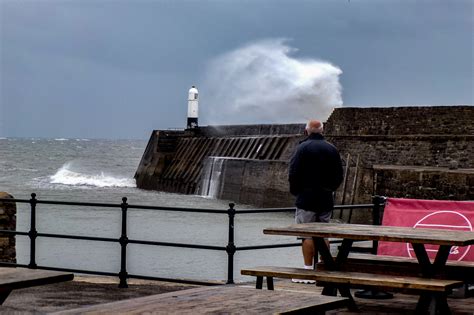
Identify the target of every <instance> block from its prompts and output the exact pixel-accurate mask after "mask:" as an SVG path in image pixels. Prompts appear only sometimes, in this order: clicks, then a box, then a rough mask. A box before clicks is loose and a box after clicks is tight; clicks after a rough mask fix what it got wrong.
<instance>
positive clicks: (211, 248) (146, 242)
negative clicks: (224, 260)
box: [128, 240, 226, 250]
mask: <svg viewBox="0 0 474 315" xmlns="http://www.w3.org/2000/svg"><path fill="white" fill-rule="evenodd" d="M128 243H129V244H140V245H156V246H168V247H181V248H197V249H210V250H225V249H226V248H225V247H224V246H212V245H198V244H184V243H170V242H156V241H141V240H128Z"/></svg>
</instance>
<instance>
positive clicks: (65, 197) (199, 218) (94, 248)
mask: <svg viewBox="0 0 474 315" xmlns="http://www.w3.org/2000/svg"><path fill="white" fill-rule="evenodd" d="M145 147H146V141H144V140H95V139H62V138H61V139H60V138H58V139H35V138H22V139H19V138H0V191H5V192H8V193H10V194H11V195H13V196H14V197H15V198H18V199H29V198H30V194H31V193H33V192H34V193H36V194H37V199H42V200H59V201H80V202H100V203H117V204H119V203H120V202H121V199H122V197H127V198H128V203H129V204H134V205H153V206H172V207H192V208H209V209H227V208H228V203H229V202H231V200H216V199H211V198H207V197H203V196H198V195H182V194H170V193H164V192H156V191H146V190H142V189H138V188H136V185H135V180H134V179H133V176H134V173H135V171H136V169H137V167H138V164H139V162H140V159H141V156H142V154H143V152H144V150H145ZM17 208H18V209H17V230H18V231H28V229H29V224H30V209H29V206H28V205H25V204H17ZM236 208H237V209H248V208H251V207H250V206H248V205H240V204H237V205H236ZM120 216H121V214H120V210H119V209H112V208H93V207H78V206H63V205H42V204H40V205H38V206H37V219H36V220H37V230H38V232H41V233H58V234H72V235H83V236H98V237H112V238H119V237H120V229H121V225H120ZM128 217H129V222H128V223H129V225H128V233H129V238H133V239H140V240H149V241H163V242H182V243H190V244H203V245H215V246H226V245H227V235H228V234H227V233H228V232H227V228H228V220H227V216H226V215H221V214H194V213H184V212H183V213H181V212H167V211H156V210H133V209H131V210H129V215H128ZM291 223H293V217H292V214H290V213H288V214H287V213H280V214H276V213H272V214H249V215H237V216H236V222H235V229H236V230H235V243H236V246H247V245H261V244H274V243H279V242H281V243H288V242H295V239H294V238H291V237H278V236H270V235H263V233H262V230H263V228H265V227H269V226H282V225H288V224H291ZM16 238H17V240H16V244H17V245H16V250H17V261H18V263H20V264H27V263H28V262H29V259H30V257H29V239H28V238H27V237H25V236H17V237H16ZM36 252H37V253H36V262H37V264H38V265H41V266H49V267H59V268H73V269H84V270H96V271H104V272H118V271H119V270H120V246H119V245H118V244H116V243H106V242H92V241H82V240H66V239H55V238H38V240H37V249H36ZM265 264H284V265H288V266H300V265H301V264H302V258H301V253H300V248H298V247H292V248H281V249H264V250H250V251H238V252H237V253H236V254H235V271H234V278H235V280H236V281H239V280H246V279H245V278H242V277H241V276H240V275H239V270H240V269H241V268H242V267H250V266H254V265H265ZM127 268H128V272H129V273H130V274H138V275H146V276H156V277H167V278H186V279H195V280H225V279H227V254H226V253H225V252H220V251H210V250H198V249H186V248H173V247H160V246H150V245H135V244H131V245H129V246H128V254H127Z"/></svg>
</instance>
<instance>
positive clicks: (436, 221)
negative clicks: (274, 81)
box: [407, 210, 472, 261]
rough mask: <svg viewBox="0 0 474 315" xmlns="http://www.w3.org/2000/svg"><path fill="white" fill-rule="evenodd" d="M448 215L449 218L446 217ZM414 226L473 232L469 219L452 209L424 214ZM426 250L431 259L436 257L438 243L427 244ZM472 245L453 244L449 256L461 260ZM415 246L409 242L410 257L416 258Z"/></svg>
mask: <svg viewBox="0 0 474 315" xmlns="http://www.w3.org/2000/svg"><path fill="white" fill-rule="evenodd" d="M446 216H448V218H449V220H447V219H446ZM441 222H451V223H450V224H443V223H441ZM413 227H414V228H426V229H430V228H431V229H446V230H455V231H467V232H472V224H471V221H469V219H468V218H467V217H466V216H465V215H463V214H461V213H459V212H456V211H450V210H441V211H435V212H433V213H430V214H428V215H426V216H424V217H423V218H422V219H420V220H419V221H418V222H416V223H415V225H414V226H413ZM425 248H426V252H427V253H428V256H429V257H430V259H434V258H435V257H436V254H437V253H438V248H439V246H438V245H429V244H425ZM470 249H471V245H469V246H462V247H458V246H453V247H451V250H450V252H449V257H448V258H452V259H451V260H457V261H461V260H463V258H464V257H465V256H466V255H467V253H468V252H469V250H470ZM412 251H414V250H413V247H412V246H411V244H410V243H407V252H408V256H409V257H410V258H414V257H415V255H412Z"/></svg>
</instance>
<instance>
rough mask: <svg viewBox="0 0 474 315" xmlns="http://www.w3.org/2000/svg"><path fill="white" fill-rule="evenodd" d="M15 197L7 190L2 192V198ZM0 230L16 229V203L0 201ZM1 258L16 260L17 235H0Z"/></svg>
mask: <svg viewBox="0 0 474 315" xmlns="http://www.w3.org/2000/svg"><path fill="white" fill-rule="evenodd" d="M2 198H4V199H13V196H11V195H10V194H8V193H6V192H0V199H2ZM0 230H9V231H14V230H16V204H15V203H10V202H2V201H0ZM0 260H1V261H2V262H12V263H14V262H16V251H15V236H14V235H0Z"/></svg>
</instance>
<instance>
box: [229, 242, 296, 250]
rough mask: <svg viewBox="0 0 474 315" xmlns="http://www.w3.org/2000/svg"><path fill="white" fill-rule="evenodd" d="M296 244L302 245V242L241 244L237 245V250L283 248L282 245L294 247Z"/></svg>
mask: <svg viewBox="0 0 474 315" xmlns="http://www.w3.org/2000/svg"><path fill="white" fill-rule="evenodd" d="M294 246H301V242H300V243H287V244H271V245H254V246H239V247H236V250H253V249H268V248H282V247H294Z"/></svg>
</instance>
